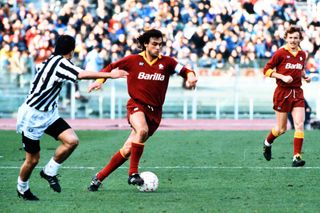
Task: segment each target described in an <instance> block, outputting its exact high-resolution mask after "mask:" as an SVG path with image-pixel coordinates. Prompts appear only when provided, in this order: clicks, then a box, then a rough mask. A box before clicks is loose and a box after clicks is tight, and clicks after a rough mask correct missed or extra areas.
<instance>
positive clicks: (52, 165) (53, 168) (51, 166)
mask: <svg viewBox="0 0 320 213" xmlns="http://www.w3.org/2000/svg"><path fill="white" fill-rule="evenodd" d="M60 166H61V164H59V163H57V162H56V161H55V160H54V159H53V158H51V159H50V161H49V162H48V163H47V165H46V166H45V167H44V168H43V171H44V173H45V174H46V175H49V176H56V175H57V173H58V169H59V168H60Z"/></svg>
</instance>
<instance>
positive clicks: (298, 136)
mask: <svg viewBox="0 0 320 213" xmlns="http://www.w3.org/2000/svg"><path fill="white" fill-rule="evenodd" d="M294 137H295V138H304V132H295V133H294Z"/></svg>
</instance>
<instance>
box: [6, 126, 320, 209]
mask: <svg viewBox="0 0 320 213" xmlns="http://www.w3.org/2000/svg"><path fill="white" fill-rule="evenodd" d="M77 133H78V135H79V138H80V145H79V147H78V148H77V149H76V150H75V152H74V153H73V154H72V155H71V157H70V158H69V159H68V160H67V161H66V162H65V163H64V164H63V167H62V168H61V169H60V170H59V174H60V183H61V187H62V192H61V193H60V194H58V193H55V192H53V191H52V190H51V189H50V188H49V187H48V185H47V183H46V182H45V181H44V180H42V179H40V177H39V172H40V169H41V167H43V166H44V165H45V163H46V162H47V161H48V160H49V159H50V157H51V156H52V154H53V152H54V150H55V148H56V147H57V144H58V143H57V142H56V141H55V140H53V139H52V138H50V137H47V136H45V137H43V138H42V140H41V160H40V163H39V165H38V167H37V168H36V169H35V170H34V172H33V174H32V176H31V180H30V186H31V190H32V192H33V193H34V194H35V195H37V196H38V197H39V198H40V201H39V202H28V201H23V200H21V199H19V198H18V197H17V194H16V181H17V176H18V172H19V167H20V165H21V163H22V162H23V159H24V151H23V150H22V149H21V142H20V135H18V134H16V133H15V132H14V131H0V138H1V140H0V145H1V149H0V180H1V181H0V212H5V213H7V212H19V213H20V212H30V213H31V212H32V213H34V212H63V213H67V212H77V213H79V212H111V213H116V212H139V213H143V212H162V213H165V212H168V213H171V212H172V213H175V212H183V213H184V212H192V213H193V212H222V213H225V212H232V213H233V212H268V213H269V212H275V213H279V212H280V213H282V212H290V213H291V212H318V211H319V209H320V202H319V196H320V186H319V185H320V175H319V174H320V167H319V165H320V155H319V154H320V149H319V142H320V132H319V131H316V130H315V131H307V132H306V133H305V143H304V147H303V151H304V153H303V158H304V159H305V160H306V162H307V163H306V165H305V167H304V168H292V167H291V160H292V150H293V145H292V138H293V133H294V132H293V131H288V132H287V133H286V134H285V135H282V136H281V137H280V138H278V140H277V141H276V142H275V143H274V146H273V159H272V160H271V161H270V162H267V161H266V160H265V159H264V158H263V156H262V141H263V139H264V137H265V136H266V135H267V133H268V132H267V131H158V132H157V133H156V134H155V135H154V136H153V137H152V138H150V140H149V141H148V142H147V143H146V147H145V151H144V155H143V157H142V159H141V163H140V166H141V167H140V171H152V172H154V173H156V174H157V176H158V178H159V181H160V184H159V188H158V190H157V191H156V192H152V193H143V192H139V191H138V190H137V189H136V188H135V187H134V186H129V185H128V184H127V170H128V162H126V163H125V164H124V165H123V166H122V167H120V168H119V169H118V170H116V171H115V172H114V173H113V174H112V175H111V176H110V177H109V178H108V179H106V180H105V181H104V182H103V184H104V185H103V187H102V188H101V190H100V191H98V192H88V191H87V187H88V184H89V183H90V180H91V178H92V176H93V175H94V174H95V173H96V172H97V171H99V170H100V169H101V168H102V167H103V166H104V165H105V164H106V163H107V162H108V161H109V159H110V157H111V156H112V154H113V153H114V152H116V151H117V150H118V149H119V148H120V147H121V146H122V143H123V141H124V140H125V139H126V137H127V136H128V134H129V131H77Z"/></svg>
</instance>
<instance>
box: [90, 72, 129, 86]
mask: <svg viewBox="0 0 320 213" xmlns="http://www.w3.org/2000/svg"><path fill="white" fill-rule="evenodd" d="M98 73H100V74H101V75H102V76H99V77H98V78H99V79H97V80H96V81H95V82H93V83H92V84H90V85H89V87H88V92H91V91H92V90H99V89H101V87H102V85H103V83H104V82H105V80H106V78H113V79H114V78H126V77H127V76H128V75H129V74H128V72H126V71H124V70H121V69H119V68H118V67H117V68H115V69H113V70H112V71H111V72H98ZM96 74H97V73H96Z"/></svg>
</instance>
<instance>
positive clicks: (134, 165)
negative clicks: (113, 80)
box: [128, 111, 149, 185]
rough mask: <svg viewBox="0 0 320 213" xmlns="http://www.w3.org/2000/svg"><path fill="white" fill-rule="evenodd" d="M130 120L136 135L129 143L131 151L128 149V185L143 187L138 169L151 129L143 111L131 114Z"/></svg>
mask: <svg viewBox="0 0 320 213" xmlns="http://www.w3.org/2000/svg"><path fill="white" fill-rule="evenodd" d="M129 119H130V124H131V126H132V128H133V131H134V133H135V134H133V137H132V142H128V144H130V143H131V149H128V150H130V154H131V156H130V167H129V172H128V174H129V178H128V183H129V184H133V185H142V184H143V180H142V178H141V177H140V175H139V171H138V167H139V162H140V158H141V156H142V153H143V150H144V142H145V141H146V140H147V139H148V132H149V127H148V124H147V121H146V117H145V114H144V113H143V112H141V111H139V112H136V113H134V114H131V115H130V118H129ZM129 147H130V146H129Z"/></svg>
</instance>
